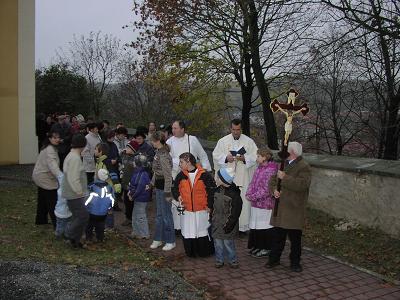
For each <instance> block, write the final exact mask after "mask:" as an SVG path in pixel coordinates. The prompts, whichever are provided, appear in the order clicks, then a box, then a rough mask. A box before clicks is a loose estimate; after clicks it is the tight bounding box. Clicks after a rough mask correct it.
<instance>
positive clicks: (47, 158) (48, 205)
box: [32, 131, 63, 228]
mask: <svg viewBox="0 0 400 300" xmlns="http://www.w3.org/2000/svg"><path fill="white" fill-rule="evenodd" d="M59 143H60V134H59V133H58V132H56V131H50V132H49V133H48V136H47V138H46V139H45V140H44V141H43V146H42V150H41V151H40V153H39V157H38V159H37V161H36V164H35V167H34V169H33V173H32V180H33V182H34V183H35V184H36V185H37V187H38V202H37V209H36V222H35V223H36V225H41V224H48V219H47V216H48V215H50V219H51V223H52V224H53V226H54V228H55V227H56V216H55V215H54V208H55V206H56V203H57V189H58V187H59V180H61V178H62V176H63V173H62V172H61V170H60V159H59V157H58V153H57V146H58V144H59Z"/></svg>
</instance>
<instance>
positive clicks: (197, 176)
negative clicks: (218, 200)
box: [172, 152, 216, 257]
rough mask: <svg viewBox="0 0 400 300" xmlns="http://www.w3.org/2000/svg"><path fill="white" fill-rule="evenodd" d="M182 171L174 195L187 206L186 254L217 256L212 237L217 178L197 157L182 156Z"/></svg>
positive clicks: (184, 234) (183, 226) (184, 238)
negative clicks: (197, 161) (197, 160)
mask: <svg viewBox="0 0 400 300" xmlns="http://www.w3.org/2000/svg"><path fill="white" fill-rule="evenodd" d="M179 166H180V168H181V170H182V171H181V172H180V173H179V174H178V175H177V176H176V179H175V183H174V187H173V189H172V193H173V196H174V198H175V199H178V201H180V202H181V203H182V205H183V206H184V207H185V211H184V214H183V215H182V220H181V226H182V229H181V232H182V237H183V245H184V248H185V252H186V255H187V256H189V257H196V256H200V257H206V256H210V255H212V254H214V244H213V241H212V238H211V236H210V234H209V230H208V229H209V227H210V222H209V212H210V209H211V208H212V207H213V199H214V190H215V188H216V185H215V182H214V179H213V177H212V176H211V175H210V174H209V173H207V171H205V170H204V169H203V168H202V167H201V166H200V165H198V164H196V158H195V157H194V156H193V154H191V153H188V152H185V153H182V154H181V155H180V156H179Z"/></svg>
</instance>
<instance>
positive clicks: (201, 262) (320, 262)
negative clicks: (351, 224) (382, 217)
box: [116, 202, 400, 300]
mask: <svg viewBox="0 0 400 300" xmlns="http://www.w3.org/2000/svg"><path fill="white" fill-rule="evenodd" d="M154 206H155V205H154V202H151V204H150V206H149V213H148V217H149V221H150V228H151V230H152V229H153V224H154V211H155V207H154ZM123 219H124V216H123V214H122V213H117V214H116V224H117V228H118V229H119V230H120V231H121V232H123V233H125V234H130V232H131V229H130V227H123V226H120V225H118V224H121V222H122V221H123ZM152 232H153V231H152ZM136 243H138V244H139V245H140V246H142V248H143V249H144V250H145V251H146V252H149V253H154V254H155V255H156V256H159V257H160V258H161V259H160V264H165V265H167V266H169V267H170V268H171V269H173V270H175V271H177V272H180V273H181V274H182V275H183V277H184V278H185V279H186V280H187V281H188V282H190V283H192V284H193V285H195V286H198V287H200V288H202V289H206V293H205V295H206V298H207V299H237V300H239V299H240V300H244V299H393V300H400V286H396V285H392V284H388V283H385V282H384V281H382V280H380V279H379V278H376V277H374V276H373V275H370V274H368V273H365V272H362V271H359V270H357V269H354V268H352V267H350V266H347V265H344V264H341V263H339V262H336V261H333V260H330V259H328V258H325V257H322V256H319V255H317V254H314V253H313V252H310V251H306V250H304V251H303V255H302V265H303V268H304V270H303V272H302V273H293V272H290V270H289V260H288V252H287V251H286V249H285V252H284V254H283V255H282V260H281V265H280V266H278V267H276V268H274V269H272V270H268V269H266V268H265V267H264V265H265V263H266V259H265V258H264V259H262V258H253V257H251V256H249V255H248V254H247V251H248V250H247V238H240V239H238V240H237V241H236V250H237V253H238V259H239V263H240V268H239V269H236V270H233V269H230V268H229V266H226V265H225V266H224V267H223V268H221V269H216V268H215V267H214V257H209V258H188V257H186V256H185V253H184V250H183V245H182V241H181V239H179V238H177V247H176V248H175V249H174V250H172V251H169V252H164V251H162V250H161V248H159V249H157V250H150V249H149V245H150V243H151V240H149V241H136ZM286 248H288V247H286Z"/></svg>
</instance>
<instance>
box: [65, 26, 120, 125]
mask: <svg viewBox="0 0 400 300" xmlns="http://www.w3.org/2000/svg"><path fill="white" fill-rule="evenodd" d="M120 44H121V43H120V41H119V40H118V39H117V38H116V37H114V36H112V35H108V34H102V33H101V32H100V31H99V32H96V33H95V32H90V33H89V35H88V36H84V35H82V36H80V37H79V38H78V37H76V36H74V39H73V41H72V42H70V45H69V48H68V49H67V52H64V51H61V52H60V53H59V54H58V57H59V59H60V60H61V62H64V63H67V64H68V65H70V66H71V67H72V68H73V70H74V71H75V72H77V73H79V74H81V75H82V76H84V77H85V78H86V80H87V82H88V85H89V92H90V97H91V110H92V111H93V113H94V116H95V118H97V119H98V118H99V117H100V114H101V110H102V107H103V106H104V100H105V99H104V94H105V91H106V90H107V88H108V87H109V85H110V83H112V82H113V80H114V79H115V78H116V75H117V65H118V61H119V59H120V57H121V45H120Z"/></svg>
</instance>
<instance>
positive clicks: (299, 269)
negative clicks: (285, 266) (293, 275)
mask: <svg viewBox="0 0 400 300" xmlns="http://www.w3.org/2000/svg"><path fill="white" fill-rule="evenodd" d="M290 270H292V272H297V273H300V272H303V267H302V266H301V265H300V264H297V265H291V266H290Z"/></svg>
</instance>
